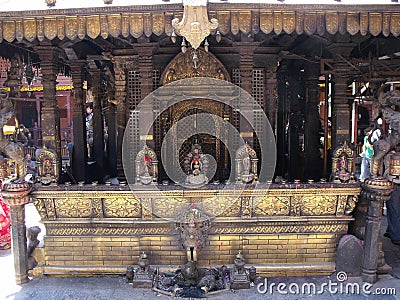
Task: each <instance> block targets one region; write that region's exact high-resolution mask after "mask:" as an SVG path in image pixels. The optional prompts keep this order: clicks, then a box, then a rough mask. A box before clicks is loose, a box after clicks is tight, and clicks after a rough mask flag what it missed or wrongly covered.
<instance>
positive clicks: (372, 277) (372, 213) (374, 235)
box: [361, 178, 392, 283]
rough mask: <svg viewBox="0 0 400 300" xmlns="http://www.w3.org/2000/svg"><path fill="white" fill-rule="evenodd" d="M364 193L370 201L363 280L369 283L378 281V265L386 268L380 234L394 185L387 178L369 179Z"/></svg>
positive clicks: (364, 187) (365, 238) (364, 186)
mask: <svg viewBox="0 0 400 300" xmlns="http://www.w3.org/2000/svg"><path fill="white" fill-rule="evenodd" d="M363 192H365V196H366V198H367V199H368V201H369V202H368V212H367V221H366V225H365V237H364V260H363V264H362V271H361V278H362V280H363V281H365V282H368V283H375V282H376V281H377V280H378V277H377V270H378V263H379V261H380V266H382V267H383V266H384V265H385V264H386V263H384V262H383V258H382V255H381V257H380V258H379V239H380V237H379V233H380V229H381V221H382V206H383V202H384V201H387V200H389V197H390V193H391V192H392V183H391V182H389V181H388V180H387V179H385V178H374V179H369V180H367V181H366V182H365V184H364V185H363Z"/></svg>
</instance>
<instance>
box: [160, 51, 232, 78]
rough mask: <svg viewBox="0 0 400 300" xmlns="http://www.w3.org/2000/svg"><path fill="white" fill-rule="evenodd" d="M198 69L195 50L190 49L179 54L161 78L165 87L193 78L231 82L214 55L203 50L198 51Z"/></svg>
mask: <svg viewBox="0 0 400 300" xmlns="http://www.w3.org/2000/svg"><path fill="white" fill-rule="evenodd" d="M196 54H197V68H195V66H194V62H193V55H194V50H193V48H190V49H189V50H188V51H186V53H179V54H178V55H177V56H175V58H174V59H173V60H172V61H171V62H170V63H169V64H168V66H167V67H166V68H165V71H164V73H163V74H162V76H161V83H162V84H163V85H165V84H168V83H171V82H173V81H176V80H180V79H185V78H192V77H210V78H216V79H221V80H226V81H230V76H229V74H228V72H227V71H226V69H225V67H224V65H223V64H222V63H221V62H220V61H219V60H218V58H216V57H215V56H214V55H213V54H211V53H209V52H205V51H204V50H202V49H201V48H199V49H197V50H196Z"/></svg>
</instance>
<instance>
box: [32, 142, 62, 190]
mask: <svg viewBox="0 0 400 300" xmlns="http://www.w3.org/2000/svg"><path fill="white" fill-rule="evenodd" d="M36 163H37V167H38V176H37V181H38V182H41V183H42V184H44V185H48V184H56V183H57V181H58V175H59V167H58V159H57V154H56V152H55V151H54V150H51V149H47V148H46V147H43V148H41V149H38V150H36Z"/></svg>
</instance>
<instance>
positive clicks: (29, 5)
mask: <svg viewBox="0 0 400 300" xmlns="http://www.w3.org/2000/svg"><path fill="white" fill-rule="evenodd" d="M224 2H225V3H230V4H239V3H249V4H250V3H255V4H257V3H262V4H276V3H279V2H277V1H274V0H267V1H260V0H229V1H224ZM282 2H284V3H285V4H287V5H299V4H315V1H313V0H304V1H296V0H286V1H282ZM165 3H166V2H165V1H162V0H148V1H138V0H114V1H113V3H112V4H104V1H101V0H87V1H79V0H57V2H56V5H55V6H54V7H53V8H48V7H47V6H46V2H45V1H44V0H42V1H40V0H37V1H27V0H1V1H0V11H3V12H5V11H31V10H47V9H69V8H88V7H110V6H115V7H117V6H132V5H149V6H150V5H160V4H165ZM167 3H168V4H179V3H182V1H180V0H169V1H167ZM209 3H221V0H210V1H209ZM332 4H336V5H388V4H393V2H392V1H391V0H381V1H377V0H364V1H362V3H360V1H356V0H344V1H341V2H337V1H334V0H326V1H324V4H322V6H323V5H332Z"/></svg>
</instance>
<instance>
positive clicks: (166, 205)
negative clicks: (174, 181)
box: [153, 197, 187, 218]
mask: <svg viewBox="0 0 400 300" xmlns="http://www.w3.org/2000/svg"><path fill="white" fill-rule="evenodd" d="M153 203H154V204H153V214H154V215H156V216H158V217H161V218H174V217H176V216H177V215H178V214H179V213H180V212H182V210H183V208H186V207H187V204H186V203H185V199H184V198H177V197H175V198H174V197H160V198H156V199H153Z"/></svg>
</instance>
